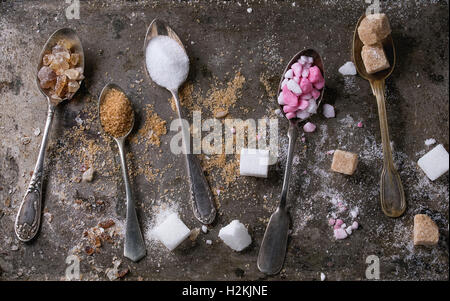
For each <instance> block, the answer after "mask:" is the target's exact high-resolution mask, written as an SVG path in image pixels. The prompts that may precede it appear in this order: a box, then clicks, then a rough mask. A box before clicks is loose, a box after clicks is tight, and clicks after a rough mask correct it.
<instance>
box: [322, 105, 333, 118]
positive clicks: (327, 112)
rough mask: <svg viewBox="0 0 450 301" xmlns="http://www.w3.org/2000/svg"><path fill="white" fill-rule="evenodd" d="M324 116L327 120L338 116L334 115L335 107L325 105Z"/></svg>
mask: <svg viewBox="0 0 450 301" xmlns="http://www.w3.org/2000/svg"><path fill="white" fill-rule="evenodd" d="M323 116H325V117H326V118H333V117H334V116H336V114H335V113H334V107H333V106H332V105H329V104H327V103H326V104H324V105H323Z"/></svg>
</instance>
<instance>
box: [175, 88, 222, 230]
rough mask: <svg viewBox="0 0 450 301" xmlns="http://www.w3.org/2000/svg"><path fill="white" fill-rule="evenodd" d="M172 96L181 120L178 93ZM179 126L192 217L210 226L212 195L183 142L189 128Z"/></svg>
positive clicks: (212, 207) (196, 162)
mask: <svg viewBox="0 0 450 301" xmlns="http://www.w3.org/2000/svg"><path fill="white" fill-rule="evenodd" d="M172 95H173V98H174V99H175V104H176V107H177V111H178V118H179V119H180V120H182V117H181V107H180V100H179V98H178V91H172ZM180 125H181V130H182V133H183V147H184V148H185V155H186V164H187V172H188V176H189V182H190V190H191V195H192V196H191V200H192V210H193V212H194V216H195V217H196V218H197V220H199V221H200V222H201V223H202V224H211V223H212V222H213V221H214V219H215V217H216V208H215V207H214V201H213V195H212V192H211V189H210V188H209V185H208V181H207V180H206V177H205V175H204V173H203V170H202V168H201V166H200V162H199V161H198V158H197V157H196V156H195V155H194V154H190V153H189V150H188V149H187V147H186V145H187V144H186V143H185V141H189V140H190V134H189V128H186V127H185V126H183V124H182V123H181V124H180Z"/></svg>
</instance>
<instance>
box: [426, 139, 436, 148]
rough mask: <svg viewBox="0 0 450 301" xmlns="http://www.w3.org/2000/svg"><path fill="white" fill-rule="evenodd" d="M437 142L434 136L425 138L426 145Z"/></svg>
mask: <svg viewBox="0 0 450 301" xmlns="http://www.w3.org/2000/svg"><path fill="white" fill-rule="evenodd" d="M435 143H436V140H435V139H433V138H430V139H426V140H425V145H426V146H430V145H433V144H435Z"/></svg>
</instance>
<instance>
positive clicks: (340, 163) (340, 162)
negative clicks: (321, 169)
mask: <svg viewBox="0 0 450 301" xmlns="http://www.w3.org/2000/svg"><path fill="white" fill-rule="evenodd" d="M356 165H358V155H357V154H354V153H350V152H344V151H341V150H336V151H335V152H334V155H333V163H331V170H332V171H335V172H340V173H343V174H346V175H350V176H351V175H352V174H353V173H354V172H355V170H356Z"/></svg>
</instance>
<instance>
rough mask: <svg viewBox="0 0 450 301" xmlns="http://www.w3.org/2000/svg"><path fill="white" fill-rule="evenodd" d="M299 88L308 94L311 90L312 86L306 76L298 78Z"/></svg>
mask: <svg viewBox="0 0 450 301" xmlns="http://www.w3.org/2000/svg"><path fill="white" fill-rule="evenodd" d="M300 89H302V92H303V93H305V94H308V93H310V92H311V91H312V89H313V86H312V84H311V82H310V81H309V80H308V79H307V78H305V77H302V79H301V80H300Z"/></svg>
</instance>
